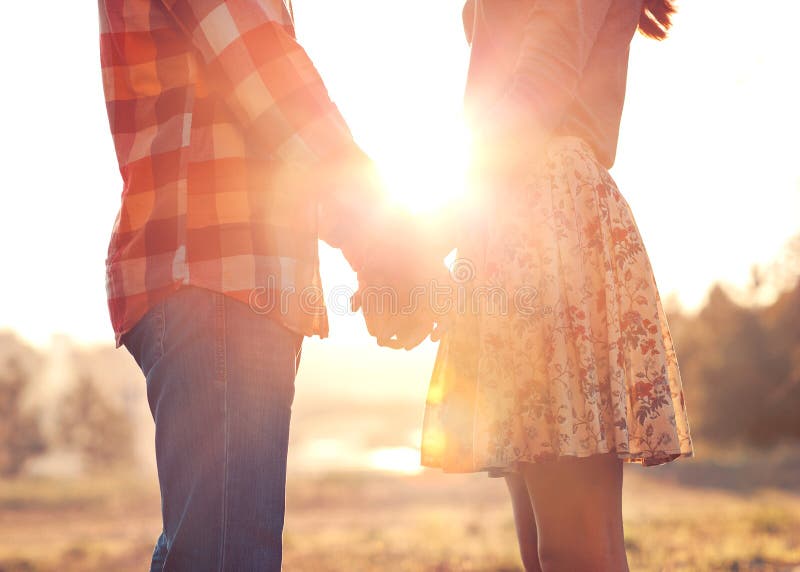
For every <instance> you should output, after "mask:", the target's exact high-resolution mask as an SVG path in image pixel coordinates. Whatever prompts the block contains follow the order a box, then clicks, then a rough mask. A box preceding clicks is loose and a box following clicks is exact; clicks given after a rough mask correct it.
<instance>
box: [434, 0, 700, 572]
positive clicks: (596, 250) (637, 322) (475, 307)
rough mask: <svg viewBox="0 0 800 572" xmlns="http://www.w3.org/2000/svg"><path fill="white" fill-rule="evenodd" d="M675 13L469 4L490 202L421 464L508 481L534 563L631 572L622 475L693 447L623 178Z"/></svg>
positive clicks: (470, 258) (526, 557) (484, 181)
mask: <svg viewBox="0 0 800 572" xmlns="http://www.w3.org/2000/svg"><path fill="white" fill-rule="evenodd" d="M672 12H673V9H672V6H671V4H670V0H647V1H646V2H645V3H644V4H643V3H642V0H470V1H469V2H467V5H466V7H465V10H464V15H465V23H466V29H467V35H468V38H469V39H470V41H471V46H472V54H471V60H470V70H469V77H468V82H467V93H466V108H467V112H468V117H469V120H470V122H471V124H472V128H473V130H474V132H475V133H476V138H477V140H478V142H479V147H478V159H479V163H480V165H479V166H478V167H477V169H476V171H477V172H479V175H480V183H479V185H478V187H479V189H480V190H481V191H482V193H481V195H482V199H481V202H480V208H479V209H477V212H478V215H477V216H476V217H474V218H473V219H471V220H472V221H473V222H472V223H470V224H469V231H468V232H463V233H462V236H461V238H460V242H459V257H460V262H459V263H457V264H458V268H457V269H456V270H455V272H454V277H455V279H456V281H457V283H458V284H459V287H460V290H461V294H462V296H461V298H460V300H461V302H462V308H460V309H461V310H462V311H459V312H457V313H456V314H457V315H456V317H455V318H454V320H453V322H452V323H451V325H450V327H449V329H448V330H447V331H446V333H445V334H444V337H443V338H442V343H441V346H440V348H439V354H438V356H437V360H436V365H435V370H434V373H433V379H432V382H431V386H430V390H429V395H428V404H427V410H426V416H425V426H424V436H423V464H424V465H427V466H431V467H441V468H442V469H444V470H445V471H448V472H472V471H487V472H489V474H490V475H492V476H500V475H502V476H504V477H505V479H506V481H507V483H508V489H509V491H510V493H511V498H512V503H513V507H514V516H515V520H516V526H517V534H518V538H519V543H520V550H521V554H522V559H523V562H524V564H525V568H526V570H529V571H534V570H546V571H549V570H558V571H571V572H576V571H583V570H585V571H589V570H591V571H614V572H618V571H621V570H627V569H628V564H627V560H626V555H625V548H624V542H623V527H622V514H621V490H622V463H624V462H638V463H641V464H643V465H648V466H649V465H658V464H661V463H665V462H668V461H671V460H673V459H676V458H678V457H689V456H691V455H692V443H691V438H690V434H689V425H688V420H687V416H686V410H685V407H684V402H683V392H682V388H681V380H680V374H679V371H678V365H677V362H676V358H675V352H674V349H673V345H672V340H671V338H670V334H669V329H668V326H667V322H666V319H665V315H664V311H663V309H662V306H661V302H660V299H659V294H658V290H657V288H656V284H655V281H654V278H653V273H652V270H651V267H650V262H649V260H648V257H647V254H646V252H645V250H644V246H643V245H642V240H641V237H640V235H639V232H638V230H637V228H636V224H635V222H634V219H633V217H632V215H631V212H630V209H629V207H628V205H627V204H626V202H625V200H624V199H623V197H622V196H621V195H620V193H619V191H618V189H617V187H616V185H615V184H614V181H613V180H612V179H611V177H610V175H609V173H608V170H607V169H608V168H610V167H611V165H612V163H613V161H614V157H615V153H616V145H617V136H618V131H619V122H620V116H621V112H622V104H623V99H624V94H625V84H626V74H627V63H628V52H629V46H630V42H631V39H632V37H633V35H634V33H635V32H636V30H637V28H638V29H639V30H640V31H642V32H643V33H644V34H645V35H647V36H650V37H653V38H657V39H661V38H663V37H665V35H666V31H667V29H668V28H669V25H670V15H671V14H672ZM498 292H499V293H500V294H501V296H500V298H502V299H498V296H497V294H498ZM504 300H505V305H504V304H503V302H504ZM464 301H466V304H467V305H466V306H465V305H464V304H463V302H464ZM463 310H466V311H463Z"/></svg>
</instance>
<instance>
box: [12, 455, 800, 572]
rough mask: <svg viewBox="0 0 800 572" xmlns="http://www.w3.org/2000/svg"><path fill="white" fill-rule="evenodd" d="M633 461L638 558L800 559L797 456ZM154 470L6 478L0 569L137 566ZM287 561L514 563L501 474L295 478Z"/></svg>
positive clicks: (318, 564) (146, 549) (425, 567)
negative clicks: (148, 475)
mask: <svg viewBox="0 0 800 572" xmlns="http://www.w3.org/2000/svg"><path fill="white" fill-rule="evenodd" d="M680 464H681V465H680V466H678V465H679V463H673V465H674V466H668V467H661V468H655V469H642V468H641V467H634V466H630V467H626V473H625V479H626V482H625V508H624V510H625V525H626V543H627V548H628V555H629V559H630V563H631V569H632V570H634V571H651V570H653V571H654V570H692V571H695V570H697V571H703V570H732V571H733V570H736V571H746V570H764V571H766V570H770V571H772V570H775V571H778V570H787V571H788V570H800V494H798V489H797V488H794V490H793V487H792V485H793V483H797V482H800V481H798V480H796V477H797V475H798V466H797V462H796V461H791V462H788V461H785V460H784V461H779V462H772V461H764V460H760V461H757V462H756V461H752V460H750V461H748V462H746V463H738V464H737V463H728V464H724V463H719V462H717V463H713V462H705V463H701V462H699V461H694V460H693V461H682V462H680ZM158 510H159V500H158V491H157V489H156V488H155V486H154V483H153V482H152V481H151V480H150V479H144V478H141V477H139V478H132V477H95V478H83V479H77V480H60V481H53V480H32V479H24V480H17V481H5V482H0V571H2V572H11V571H15V572H21V571H28V572H33V571H56V570H57V571H59V572H71V571H100V570H102V571H119V572H127V571H131V572H133V571H142V570H146V569H147V562H148V558H149V554H150V551H151V546H152V543H153V541H154V539H155V537H156V536H157V533H158V531H159V528H160V518H159V512H158ZM288 510H289V514H288V516H287V523H286V534H285V546H286V554H285V566H284V568H285V569H286V570H289V571H292V570H300V571H315V572H317V571H319V572H325V571H344V570H347V571H372V570H398V571H430V572H450V571H456V570H465V571H466V570H469V571H475V572H478V571H484V572H489V571H496V572H499V571H512V570H520V565H519V560H518V558H517V555H516V546H515V539H514V530H513V523H512V520H511V515H510V509H509V506H508V501H507V499H506V497H505V490H504V486H503V483H502V482H501V481H498V480H490V479H487V478H485V477H483V476H481V475H472V476H444V475H440V474H438V473H435V472H430V473H423V474H421V475H415V476H400V475H386V474H371V473H342V474H329V475H317V476H313V475H301V474H294V475H291V476H290V485H289V491H288Z"/></svg>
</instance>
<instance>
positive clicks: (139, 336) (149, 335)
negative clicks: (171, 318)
mask: <svg viewBox="0 0 800 572" xmlns="http://www.w3.org/2000/svg"><path fill="white" fill-rule="evenodd" d="M165 327H166V326H165V316H164V302H163V301H161V302H159V303H157V304H156V305H154V306H153V307H152V308H150V310H148V311H147V313H146V314H145V315H144V316H142V318H141V319H140V320H139V321H138V322H136V325H134V326H133V328H131V329H130V330H128V331H127V332H126V333H125V334H124V335H123V336H122V340H121V341H122V345H124V346H125V349H127V350H128V353H130V354H131V356H132V357H133V359H134V360H135V361H136V364H137V365H138V366H139V369H141V370H142V373H143V374H144V375H145V376H146V375H147V373H148V372H149V371H150V370H151V369H152V367H153V365H154V364H155V363H156V362H157V361H158V360H159V359H161V357H162V356H163V355H164V330H165Z"/></svg>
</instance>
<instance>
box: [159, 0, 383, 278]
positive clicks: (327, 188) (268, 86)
mask: <svg viewBox="0 0 800 572" xmlns="http://www.w3.org/2000/svg"><path fill="white" fill-rule="evenodd" d="M161 1H162V3H163V5H164V6H165V7H166V9H167V10H168V11H169V12H170V14H172V16H173V18H174V19H175V21H176V22H177V23H178V25H179V26H180V27H181V28H182V29H183V30H184V32H185V33H186V34H187V36H188V37H189V38H190V39H191V42H192V44H193V45H194V47H195V48H196V49H197V52H198V53H199V55H200V58H201V60H202V61H203V62H204V63H205V66H206V69H207V71H208V73H209V76H210V78H209V79H210V83H211V84H212V86H211V88H212V90H213V91H214V92H215V93H216V94H217V95H218V96H219V97H220V98H221V99H223V100H224V101H225V103H226V104H227V105H228V107H229V108H230V109H231V110H232V112H233V114H234V115H235V117H236V118H237V120H238V122H239V124H240V125H241V127H242V130H243V131H244V132H245V133H246V134H247V135H248V136H249V137H250V138H251V139H252V140H253V141H255V142H257V144H258V145H259V147H260V148H261V149H260V150H261V151H262V152H263V154H264V156H265V157H267V156H273V157H275V158H277V159H278V160H280V161H282V162H283V163H285V164H286V165H287V168H288V169H291V170H295V172H301V173H302V174H301V176H300V178H301V179H302V183H300V184H299V187H300V188H306V189H312V190H313V192H314V194H315V195H316V196H317V199H318V200H319V201H320V204H321V205H323V208H321V209H320V217H321V220H320V223H321V224H320V238H322V239H323V240H325V241H326V242H329V243H330V244H331V245H332V246H334V247H338V248H341V249H342V250H343V251H344V253H345V256H346V257H347V258H348V260H349V261H350V262H351V264H352V265H354V267H357V266H359V265H360V264H361V260H362V259H363V257H364V252H363V251H364V248H365V246H366V245H367V244H368V243H369V242H370V241H369V239H368V237H362V236H356V234H357V231H359V229H363V228H365V227H366V226H367V225H365V222H366V221H368V220H369V219H370V217H371V215H372V216H374V211H375V210H376V209H377V207H378V205H379V204H380V203H381V201H382V196H381V195H382V194H381V193H380V192H379V191H380V189H379V188H377V185H376V178H375V177H374V173H373V171H374V168H373V167H372V164H371V161H370V160H369V159H368V158H367V157H366V155H365V154H364V153H363V152H362V151H361V150H360V149H359V147H358V146H357V145H356V144H355V142H354V141H353V137H352V134H351V133H350V130H349V128H348V127H347V124H346V123H345V121H344V118H343V117H342V115H341V114H340V112H339V110H338V109H337V107H336V105H335V104H334V103H333V101H331V99H330V97H329V95H328V92H327V89H326V88H325V85H324V83H323V81H322V78H321V77H320V75H319V73H318V72H317V70H316V68H315V67H314V64H313V63H312V62H311V59H310V58H309V56H308V54H307V53H306V52H305V50H304V49H303V48H302V46H300V44H299V43H298V42H297V40H296V39H295V37H294V28H293V24H292V19H291V14H290V13H289V12H288V10H287V8H286V6H285V4H284V2H283V1H282V0H258V1H256V0H228V1H223V0H161ZM344 221H346V222H347V224H346V225H343V224H342V223H343V222H344Z"/></svg>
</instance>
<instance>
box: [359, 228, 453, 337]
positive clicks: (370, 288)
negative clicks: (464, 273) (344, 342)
mask: <svg viewBox="0 0 800 572" xmlns="http://www.w3.org/2000/svg"><path fill="white" fill-rule="evenodd" d="M406 224H408V223H406ZM390 226H391V225H390ZM412 230H415V231H416V232H411V231H412ZM393 236H395V237H396V240H394V241H389V242H388V244H384V245H382V246H381V247H379V248H376V249H374V250H373V251H372V254H371V256H370V258H369V261H368V262H367V263H366V264H365V265H364V267H363V268H362V269H361V270H360V271H359V273H358V275H359V290H358V292H357V293H356V294H355V296H353V300H352V306H353V309H354V310H357V309H359V308H360V309H361V310H362V312H363V314H364V321H365V322H366V325H367V330H368V331H369V333H370V335H372V336H374V337H375V338H376V339H377V341H378V345H380V346H384V347H390V348H394V349H406V350H410V349H413V348H415V347H416V346H418V345H419V344H421V343H422V342H423V341H424V340H425V338H427V337H428V336H429V335H431V334H432V333H433V332H434V331H436V324H437V323H440V322H441V321H442V319H443V318H444V316H441V315H439V314H440V313H441V310H440V309H439V308H437V305H436V301H435V299H434V295H435V293H434V289H435V288H438V287H441V286H444V285H447V284H448V281H449V276H448V274H447V269H446V268H445V266H444V263H443V261H442V260H440V259H438V256H437V255H436V254H435V252H436V251H437V249H435V248H434V249H431V248H430V246H432V245H433V244H434V243H435V242H436V241H435V240H434V238H433V237H430V236H426V233H425V232H422V231H421V230H420V229H419V228H417V229H412V228H405V232H404V233H403V232H401V231H400V230H398V229H395V232H394V233H393ZM431 250H433V253H431V252H430V251H431Z"/></svg>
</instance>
